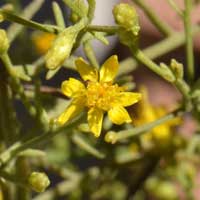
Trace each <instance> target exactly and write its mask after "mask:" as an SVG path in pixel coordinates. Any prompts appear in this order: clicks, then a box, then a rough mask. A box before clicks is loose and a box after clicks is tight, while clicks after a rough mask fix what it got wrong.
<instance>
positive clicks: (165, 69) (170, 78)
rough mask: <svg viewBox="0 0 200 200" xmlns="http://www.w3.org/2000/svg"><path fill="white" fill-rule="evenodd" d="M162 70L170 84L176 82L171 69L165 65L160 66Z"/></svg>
mask: <svg viewBox="0 0 200 200" xmlns="http://www.w3.org/2000/svg"><path fill="white" fill-rule="evenodd" d="M160 68H161V69H162V70H163V73H164V76H163V78H164V79H166V80H167V81H169V82H174V81H175V76H174V74H173V72H172V71H171V69H170V68H169V67H168V66H167V65H166V64H164V63H161V64H160Z"/></svg>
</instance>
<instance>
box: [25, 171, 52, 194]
mask: <svg viewBox="0 0 200 200" xmlns="http://www.w3.org/2000/svg"><path fill="white" fill-rule="evenodd" d="M28 183H29V185H30V186H31V188H32V189H33V190H34V191H36V192H44V191H45V189H46V188H47V187H48V186H49V184H50V181H49V178H48V176H47V175H46V174H45V173H41V172H32V173H31V175H30V176H29V178H28Z"/></svg>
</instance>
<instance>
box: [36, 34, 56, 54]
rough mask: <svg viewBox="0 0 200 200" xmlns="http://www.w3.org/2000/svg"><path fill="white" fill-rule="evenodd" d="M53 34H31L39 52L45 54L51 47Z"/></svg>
mask: <svg viewBox="0 0 200 200" xmlns="http://www.w3.org/2000/svg"><path fill="white" fill-rule="evenodd" d="M55 37H56V36H55V34H52V33H36V34H34V35H33V38H32V40H33V43H34V45H35V48H36V50H37V52H38V53H39V54H45V53H46V52H47V51H48V50H49V48H50V47H51V44H52V42H53V41H54V39H55Z"/></svg>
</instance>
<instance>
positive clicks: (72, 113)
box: [57, 102, 84, 125]
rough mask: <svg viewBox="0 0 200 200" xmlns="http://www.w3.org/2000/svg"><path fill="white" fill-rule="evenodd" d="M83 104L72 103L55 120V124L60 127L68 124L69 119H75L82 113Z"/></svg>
mask: <svg viewBox="0 0 200 200" xmlns="http://www.w3.org/2000/svg"><path fill="white" fill-rule="evenodd" d="M83 108H84V106H83V104H81V103H80V102H79V103H77V102H76V103H74V102H72V103H71V104H70V105H69V106H68V107H67V108H66V110H65V111H64V112H63V113H62V114H61V115H60V116H59V117H58V118H57V122H58V123H59V124H60V125H63V124H65V123H66V122H68V121H69V120H70V119H72V118H74V117H76V116H77V115H78V114H79V113H81V112H82V111H83Z"/></svg>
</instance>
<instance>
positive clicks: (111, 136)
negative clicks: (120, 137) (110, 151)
mask: <svg viewBox="0 0 200 200" xmlns="http://www.w3.org/2000/svg"><path fill="white" fill-rule="evenodd" d="M104 139H105V141H106V142H108V143H111V144H115V143H116V142H117V134H116V133H115V132H113V131H109V132H108V133H106V135H105V138H104Z"/></svg>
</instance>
